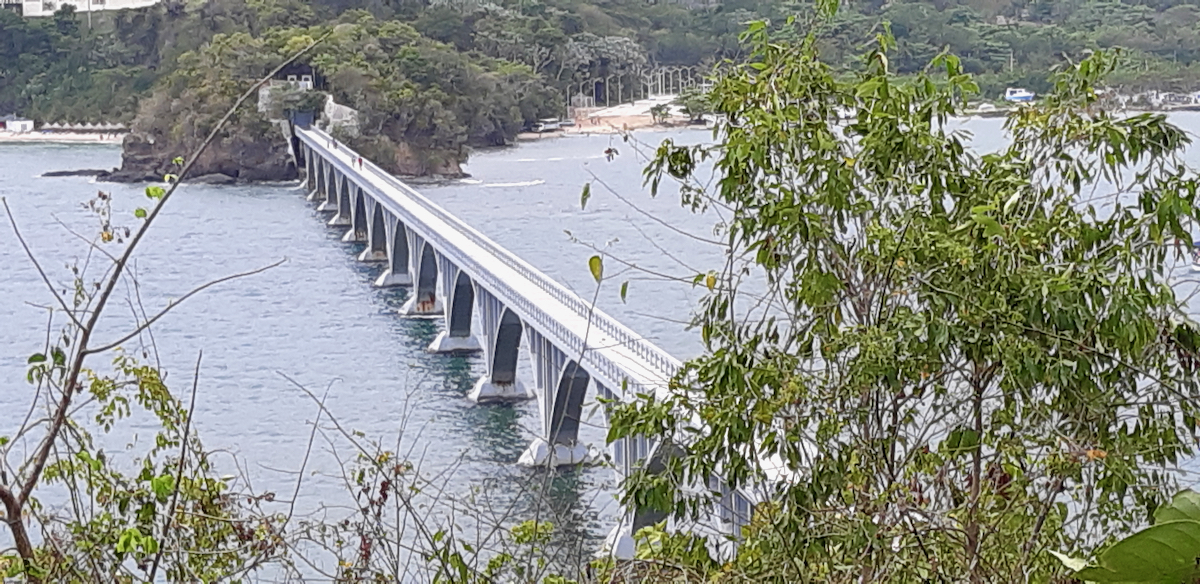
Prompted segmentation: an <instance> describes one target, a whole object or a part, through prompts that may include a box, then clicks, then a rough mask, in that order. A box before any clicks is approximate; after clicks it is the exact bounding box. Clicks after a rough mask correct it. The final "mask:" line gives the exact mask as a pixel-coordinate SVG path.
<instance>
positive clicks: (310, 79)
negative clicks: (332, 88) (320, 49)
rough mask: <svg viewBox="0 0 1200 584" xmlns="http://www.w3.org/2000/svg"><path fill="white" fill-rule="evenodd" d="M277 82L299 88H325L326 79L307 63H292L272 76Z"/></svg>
mask: <svg viewBox="0 0 1200 584" xmlns="http://www.w3.org/2000/svg"><path fill="white" fill-rule="evenodd" d="M272 81H273V82H276V83H288V84H291V85H293V86H295V87H297V88H299V89H305V90H307V89H324V88H325V79H324V78H323V77H321V75H320V74H319V73H318V72H317V70H316V68H315V67H313V66H312V65H309V64H307V63H299V62H297V63H291V64H289V65H287V66H286V67H284V68H283V69H280V70H279V73H276V74H275V77H274V78H272Z"/></svg>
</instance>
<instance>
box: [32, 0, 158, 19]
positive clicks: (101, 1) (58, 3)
mask: <svg viewBox="0 0 1200 584" xmlns="http://www.w3.org/2000/svg"><path fill="white" fill-rule="evenodd" d="M159 1H160V0H24V5H23V7H22V14H24V15H25V16H50V15H52V14H54V13H55V12H56V11H57V10H58V9H59V8H61V7H62V6H63V5H64V4H71V5H73V6H74V7H75V11H76V12H97V11H100V10H121V9H122V8H144V7H146V6H153V5H155V4H158V3H159Z"/></svg>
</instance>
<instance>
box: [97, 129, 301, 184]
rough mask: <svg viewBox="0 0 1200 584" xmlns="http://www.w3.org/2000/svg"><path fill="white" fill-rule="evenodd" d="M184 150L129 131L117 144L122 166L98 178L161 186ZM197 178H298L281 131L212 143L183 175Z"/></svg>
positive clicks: (212, 180) (224, 181) (244, 180)
mask: <svg viewBox="0 0 1200 584" xmlns="http://www.w3.org/2000/svg"><path fill="white" fill-rule="evenodd" d="M189 152H190V149H189V148H186V147H183V146H181V145H179V144H171V143H170V142H169V141H168V140H165V139H162V138H155V137H153V136H148V135H144V134H139V133H130V134H129V135H127V136H125V141H124V142H123V143H122V153H121V168H118V169H116V170H114V171H113V172H110V173H104V174H101V175H99V176H98V178H99V179H100V180H106V181H111V182H160V181H162V180H163V175H166V174H176V173H178V172H179V168H178V167H177V166H176V165H175V164H174V163H173V162H172V161H173V160H174V159H175V158H176V157H180V156H182V157H186V156H187V155H188V154H189ZM195 177H202V178H204V181H203V182H205V183H207V184H229V183H232V182H239V183H247V182H264V181H288V180H295V179H296V178H298V177H299V173H298V172H297V171H296V164H295V161H294V160H293V159H292V155H291V153H290V151H289V149H288V144H287V141H286V140H285V139H284V137H283V135H282V133H280V134H275V133H271V134H269V135H263V136H247V135H241V134H235V135H232V136H228V137H224V138H220V139H217V140H214V141H213V142H212V143H211V144H209V146H208V148H207V149H205V151H204V153H203V154H202V155H201V156H200V158H199V159H198V160H197V161H196V164H195V166H193V167H192V169H191V171H190V172H189V173H188V177H185V178H184V180H185V182H188V179H189V178H195Z"/></svg>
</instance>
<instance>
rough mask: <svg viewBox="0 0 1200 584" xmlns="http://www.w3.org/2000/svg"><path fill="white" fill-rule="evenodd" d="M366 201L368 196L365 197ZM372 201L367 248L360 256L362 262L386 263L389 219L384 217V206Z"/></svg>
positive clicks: (359, 259)
mask: <svg viewBox="0 0 1200 584" xmlns="http://www.w3.org/2000/svg"><path fill="white" fill-rule="evenodd" d="M363 198H364V199H365V198H366V196H365V195H364V196H363ZM370 201H371V221H370V222H369V223H367V248H366V249H364V250H363V252H362V253H360V254H358V261H360V262H386V261H387V259H388V251H387V219H386V218H385V217H384V211H383V205H382V204H381V203H379V202H378V201H375V200H374V199H370Z"/></svg>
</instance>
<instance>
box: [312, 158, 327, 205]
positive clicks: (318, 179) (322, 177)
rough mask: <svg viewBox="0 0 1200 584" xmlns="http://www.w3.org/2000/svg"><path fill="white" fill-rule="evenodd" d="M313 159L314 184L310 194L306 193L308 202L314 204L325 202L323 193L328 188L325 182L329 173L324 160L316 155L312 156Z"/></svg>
mask: <svg viewBox="0 0 1200 584" xmlns="http://www.w3.org/2000/svg"><path fill="white" fill-rule="evenodd" d="M313 157H314V160H313V165H312V166H313V179H314V181H315V182H314V185H313V189H312V192H310V193H308V200H309V201H312V202H314V203H315V202H318V201H324V200H325V191H326V190H327V189H328V187H329V184H328V180H327V179H328V176H329V173H328V171H327V170H326V166H327V164H326V162H325V159H324V158H321V157H320V156H317V155H316V154H313Z"/></svg>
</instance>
